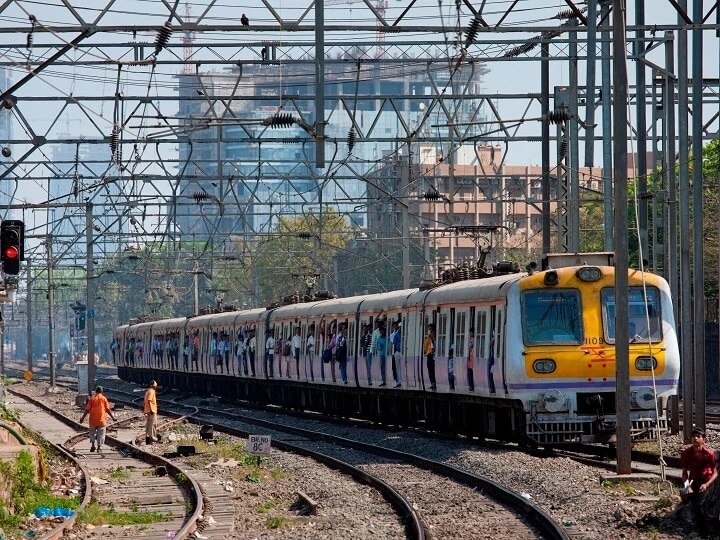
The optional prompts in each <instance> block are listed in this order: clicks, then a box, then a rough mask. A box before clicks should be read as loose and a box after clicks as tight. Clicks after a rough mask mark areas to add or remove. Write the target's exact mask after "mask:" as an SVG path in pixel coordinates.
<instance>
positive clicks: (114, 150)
mask: <svg viewBox="0 0 720 540" xmlns="http://www.w3.org/2000/svg"><path fill="white" fill-rule="evenodd" d="M119 150H120V127H119V126H118V125H117V124H115V125H113V128H112V133H111V134H110V155H111V156H112V159H113V160H115V161H117V156H118V152H119Z"/></svg>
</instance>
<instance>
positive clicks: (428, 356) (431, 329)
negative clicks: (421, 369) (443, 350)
mask: <svg viewBox="0 0 720 540" xmlns="http://www.w3.org/2000/svg"><path fill="white" fill-rule="evenodd" d="M423 354H424V355H425V360H426V365H427V372H428V379H429V380H430V390H435V389H436V388H437V387H436V385H435V325H434V324H428V327H427V335H426V336H425V341H423Z"/></svg>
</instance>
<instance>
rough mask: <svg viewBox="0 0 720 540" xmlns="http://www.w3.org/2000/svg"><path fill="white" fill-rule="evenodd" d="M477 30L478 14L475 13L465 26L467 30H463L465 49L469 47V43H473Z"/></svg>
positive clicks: (478, 26) (478, 24)
mask: <svg viewBox="0 0 720 540" xmlns="http://www.w3.org/2000/svg"><path fill="white" fill-rule="evenodd" d="M478 30H480V14H479V13H476V14H475V16H474V17H473V19H472V21H470V24H469V25H468V27H467V30H465V48H466V49H467V48H468V47H470V45H472V44H473V42H474V41H475V38H476V37H477V34H478Z"/></svg>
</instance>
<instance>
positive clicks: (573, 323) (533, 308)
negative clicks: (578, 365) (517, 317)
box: [522, 289, 583, 345]
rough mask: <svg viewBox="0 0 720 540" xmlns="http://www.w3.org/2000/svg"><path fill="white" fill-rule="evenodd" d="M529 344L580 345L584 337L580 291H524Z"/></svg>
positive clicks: (524, 309) (523, 307) (524, 335)
mask: <svg viewBox="0 0 720 540" xmlns="http://www.w3.org/2000/svg"><path fill="white" fill-rule="evenodd" d="M522 309H523V318H522V321H523V338H524V341H525V344H526V345H543V344H555V345H556V344H561V345H562V344H567V345H571V344H579V343H581V342H582V338H583V328H582V310H581V304H580V292H579V291H577V290H573V289H553V290H545V289H540V290H528V291H524V292H523V293H522Z"/></svg>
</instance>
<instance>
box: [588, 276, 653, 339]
mask: <svg viewBox="0 0 720 540" xmlns="http://www.w3.org/2000/svg"><path fill="white" fill-rule="evenodd" d="M646 290H647V303H646V302H645V291H643V288H642V287H630V289H629V291H628V293H629V294H628V299H629V302H628V339H629V340H630V343H648V342H651V341H652V342H653V343H657V342H659V341H660V340H662V320H661V317H660V313H661V311H660V293H659V291H658V290H657V289H656V288H654V287H647V289H646ZM601 298H602V317H603V325H604V326H605V340H606V341H607V342H608V343H614V342H615V289H614V288H610V287H607V288H604V289H603V290H602V292H601Z"/></svg>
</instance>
